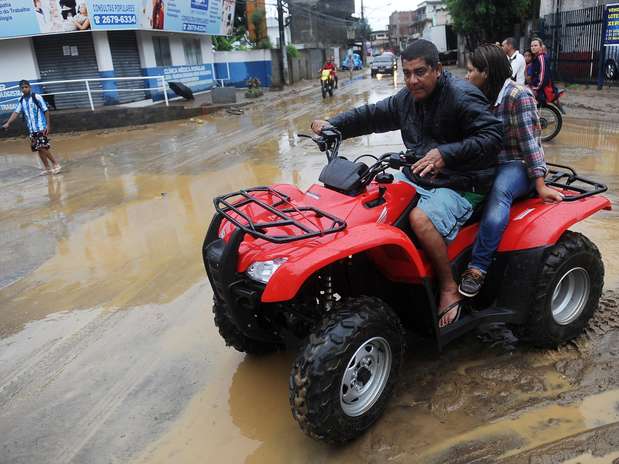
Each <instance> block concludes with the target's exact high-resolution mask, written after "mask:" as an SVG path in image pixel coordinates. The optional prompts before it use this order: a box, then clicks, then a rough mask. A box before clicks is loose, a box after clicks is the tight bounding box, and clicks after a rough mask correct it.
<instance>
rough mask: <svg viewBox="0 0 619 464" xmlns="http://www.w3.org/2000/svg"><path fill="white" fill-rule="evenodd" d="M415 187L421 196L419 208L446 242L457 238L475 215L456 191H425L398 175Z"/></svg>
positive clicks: (437, 189)
mask: <svg viewBox="0 0 619 464" xmlns="http://www.w3.org/2000/svg"><path fill="white" fill-rule="evenodd" d="M396 178H397V179H398V180H403V181H405V182H408V183H409V184H411V185H413V186H414V187H415V188H416V189H417V193H418V194H419V203H417V208H419V209H421V210H422V211H423V212H424V213H425V214H426V216H428V219H430V221H431V222H432V224H434V227H435V228H436V230H437V231H438V233H439V234H441V236H442V237H443V239H444V240H445V241H446V242H451V241H452V240H453V239H455V238H456V235H458V232H459V231H460V228H461V227H462V226H463V225H464V223H465V222H466V221H468V220H469V218H470V217H471V215H472V214H473V206H472V205H471V203H469V201H468V200H467V199H466V198H464V197H463V196H462V195H460V194H459V193H458V192H456V191H455V190H451V189H448V188H435V189H429V190H427V189H425V188H423V187H420V186H419V185H416V184H415V183H413V182H411V181H410V180H409V179H408V178H407V177H406V176H405V175H404V174H403V173H401V172H400V173H399V174H398V175H396Z"/></svg>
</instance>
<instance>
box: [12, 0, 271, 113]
mask: <svg viewBox="0 0 619 464" xmlns="http://www.w3.org/2000/svg"><path fill="white" fill-rule="evenodd" d="M219 1H220V3H218V2H217V1H211V3H210V5H211V6H210V7H211V8H214V5H215V6H218V7H219V8H220V9H219V10H218V12H217V15H218V16H217V18H218V19H219V20H221V21H222V23H221V25H222V27H224V26H226V25H227V26H230V24H231V21H232V16H233V14H234V11H233V9H234V1H232V2H230V1H229V0H219ZM55 2H56V0H46V1H45V2H43V3H44V4H48V5H49V6H50V8H49V9H48V10H47V11H43V12H42V13H41V12H38V11H37V9H33V8H31V10H34V11H25V12H24V17H23V18H14V19H13V20H14V21H16V28H14V29H13V30H12V29H10V27H7V28H3V29H2V30H0V112H3V113H5V112H8V111H11V110H12V109H13V108H14V107H15V102H16V100H17V98H18V97H19V96H20V92H19V89H16V88H15V86H16V84H17V83H18V81H19V80H21V79H27V80H30V81H31V82H32V83H33V84H34V85H33V87H34V91H35V92H37V93H40V94H44V95H45V94H47V95H53V101H54V103H55V107H56V108H57V109H66V108H76V107H90V106H102V105H111V104H119V103H120V104H123V103H129V102H135V101H140V100H145V99H153V100H154V101H155V100H160V99H162V98H163V91H162V86H163V85H166V86H167V83H169V82H181V83H183V84H185V85H187V86H188V87H190V88H191V89H192V90H193V91H194V92H200V91H205V90H208V89H210V88H211V87H213V85H214V83H215V81H216V80H222V81H223V82H224V83H228V85H230V84H234V83H236V84H242V83H243V82H244V80H245V79H246V78H247V77H248V76H257V77H259V78H260V79H261V81H262V82H263V83H265V84H267V85H268V84H269V83H270V81H269V78H270V74H271V72H270V69H271V62H270V54H268V53H263V54H262V55H264V57H262V56H260V59H259V60H256V62H251V61H248V62H246V63H239V62H230V63H227V64H225V65H224V66H221V65H219V64H216V63H217V62H218V60H217V59H216V55H217V53H216V52H214V51H213V47H212V41H211V35H213V34H209V33H207V32H213V33H216V34H217V35H219V34H221V33H226V32H227V30H224V29H220V28H219V27H220V23H217V29H216V30H213V29H210V30H209V29H208V27H211V26H210V24H211V21H212V20H213V18H212V17H208V16H207V14H208V10H204V8H205V6H206V8H209V7H208V3H205V2H196V0H192V4H193V3H194V2H196V3H195V8H194V10H196V11H197V10H204V11H206V13H205V15H204V18H205V20H204V24H203V25H201V24H199V21H198V20H197V19H196V18H198V15H197V14H195V11H194V12H193V13H192V12H188V13H187V15H183V14H182V13H179V14H178V18H177V17H176V16H175V14H176V12H175V11H174V10H172V5H173V4H174V3H172V2H171V1H170V2H168V3H167V5H166V6H167V7H168V8H169V9H168V11H167V12H166V13H165V14H163V13H157V12H154V13H153V14H150V15H149V14H148V11H146V10H145V9H144V10H140V9H139V8H138V7H137V5H133V6H134V8H133V9H132V10H131V9H129V8H128V5H129V6H130V3H131V2H128V5H125V6H126V7H127V9H126V11H123V12H121V13H123V14H120V13H119V15H118V16H115V15H116V13H110V14H107V13H106V14H105V15H104V14H103V13H102V14H98V13H97V10H95V8H97V7H98V6H100V3H89V4H88V5H89V6H92V7H93V9H92V10H86V9H85V8H84V9H83V10H81V11H79V12H78V11H76V12H75V13H76V14H75V16H74V15H73V14H72V12H71V11H70V10H69V11H67V12H66V13H67V14H66V15H65V14H64V13H65V11H64V10H60V11H56V10H54V8H52V7H55V6H56V5H55ZM135 2H137V0H134V3H135ZM39 3H41V2H39ZM101 3H105V2H101ZM107 3H110V9H109V11H112V12H114V11H117V10H114V8H115V7H117V6H118V3H117V2H107ZM187 3H189V2H187ZM151 4H153V2H152V0H149V1H148V5H151ZM82 5H86V3H85V2H83V3H82ZM185 6H187V5H185ZM230 7H231V8H232V11H231V10H230ZM20 10H23V9H20ZM105 11H108V10H105ZM131 11H133V13H132V14H133V16H131V15H130V14H129V12H131ZM81 13H84V14H82V16H86V18H87V20H88V23H86V21H85V20H84V21H83V23H82V24H87V25H88V27H85V28H84V30H77V29H73V27H74V25H75V24H77V20H76V19H75V18H78V17H79V15H80V14H81ZM190 13H191V14H195V16H189V14H190ZM27 14H30V15H36V20H37V21H38V24H37V23H36V22H34V23H33V24H31V23H32V21H30V20H31V19H32V17H30V16H26V15H27ZM54 14H57V17H54ZM141 14H144V15H145V16H144V17H141ZM158 15H159V16H158ZM220 15H221V16H220ZM39 16H40V17H39ZM180 18H182V20H181V19H180ZM185 18H193V19H192V21H194V22H193V23H188V22H185V21H186V20H185ZM222 18H223V19H222ZM176 19H178V20H179V21H183V22H179V23H178V27H177V26H176V25H175V22H174V21H175V20H176ZM29 21H30V22H29ZM108 21H110V22H113V21H126V23H125V24H116V25H114V26H111V27H109V28H107V30H106V28H103V27H99V26H101V25H102V24H108V23H107V22H108ZM55 22H56V23H58V24H55ZM226 23H227V24H226ZM24 24H25V25H30V26H32V29H27V28H26V29H24V26H23V25H24ZM166 24H167V26H166ZM9 25H10V23H9ZM20 25H21V26H20ZM98 25H99V26H98ZM17 26H19V27H17ZM35 27H38V29H35ZM96 29H98V30H96ZM166 29H168V30H166ZM179 29H184V30H186V31H189V30H203V31H206V32H177V30H179ZM20 32H29V33H30V35H29V36H20V35H19V33H20ZM24 35H25V34H24ZM259 55H260V54H259ZM240 68H244V69H240ZM240 73H243V76H240ZM118 78H121V79H118ZM90 79H92V80H90ZM85 80H88V81H87V82H86V81H85ZM58 81H61V82H58ZM67 81H76V82H67ZM11 87H13V88H11ZM168 92H169V94H170V96H171V97H174V96H175V95H174V93H173V92H172V91H171V90H169V89H168Z"/></svg>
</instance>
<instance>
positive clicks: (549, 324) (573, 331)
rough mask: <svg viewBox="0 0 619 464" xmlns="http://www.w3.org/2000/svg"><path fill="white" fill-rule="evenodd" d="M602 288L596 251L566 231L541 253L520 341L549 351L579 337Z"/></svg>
mask: <svg viewBox="0 0 619 464" xmlns="http://www.w3.org/2000/svg"><path fill="white" fill-rule="evenodd" d="M603 286H604V264H603V263H602V258H601V256H600V252H599V250H598V249H597V247H596V246H595V245H594V244H593V243H592V242H591V241H590V240H589V239H588V238H587V237H585V236H584V235H582V234H579V233H577V232H572V231H569V230H568V231H566V232H565V233H564V234H563V235H562V236H561V238H560V239H559V241H558V242H557V243H556V245H554V246H553V247H551V248H549V249H548V250H546V252H545V253H544V257H543V263H542V267H541V272H540V277H539V280H538V282H537V285H536V289H535V295H534V299H533V302H532V307H531V312H530V314H529V319H528V322H527V324H526V326H525V327H524V330H523V333H522V335H523V337H524V339H525V340H527V341H529V342H531V343H533V344H534V345H537V346H540V347H547V348H551V347H557V346H558V345H560V344H562V343H565V342H567V341H569V340H571V339H573V338H575V337H577V336H578V335H580V334H581V333H582V332H583V331H584V329H585V327H586V325H587V322H588V321H589V319H591V316H593V313H594V312H595V310H596V309H597V307H598V303H599V300H600V296H601V294H602V287H603Z"/></svg>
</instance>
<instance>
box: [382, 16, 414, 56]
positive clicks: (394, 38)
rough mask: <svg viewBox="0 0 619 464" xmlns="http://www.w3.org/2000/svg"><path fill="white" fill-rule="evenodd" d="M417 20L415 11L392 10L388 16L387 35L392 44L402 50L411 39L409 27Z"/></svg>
mask: <svg viewBox="0 0 619 464" xmlns="http://www.w3.org/2000/svg"><path fill="white" fill-rule="evenodd" d="M416 21H417V12H416V11H394V12H393V13H391V15H390V16H389V36H390V38H391V43H392V46H393V47H395V48H396V49H398V50H404V48H406V46H407V45H408V43H409V42H410V41H411V40H412V39H413V37H412V35H411V27H412V25H413V24H415V22H416Z"/></svg>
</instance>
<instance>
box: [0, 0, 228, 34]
mask: <svg viewBox="0 0 619 464" xmlns="http://www.w3.org/2000/svg"><path fill="white" fill-rule="evenodd" d="M235 3H236V2H235V0H0V39H7V38H11V37H23V36H32V35H40V34H59V33H67V32H79V31H86V30H95V31H110V30H122V29H146V30H153V29H156V30H162V31H169V32H191V33H199V34H209V35H229V34H230V33H231V30H232V25H233V22H234V8H235Z"/></svg>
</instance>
